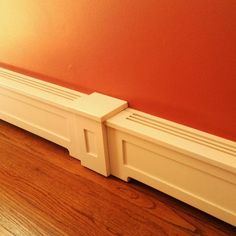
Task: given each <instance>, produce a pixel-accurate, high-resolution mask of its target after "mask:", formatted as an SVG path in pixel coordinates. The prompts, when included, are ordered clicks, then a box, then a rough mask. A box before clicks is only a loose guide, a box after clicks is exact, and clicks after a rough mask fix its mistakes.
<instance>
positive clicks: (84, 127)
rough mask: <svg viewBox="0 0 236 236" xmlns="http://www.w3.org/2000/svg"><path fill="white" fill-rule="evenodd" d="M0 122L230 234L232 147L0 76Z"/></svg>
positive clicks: (234, 193) (235, 156)
mask: <svg viewBox="0 0 236 236" xmlns="http://www.w3.org/2000/svg"><path fill="white" fill-rule="evenodd" d="M0 119H2V120H5V121H8V122H9V123H12V124H14V125H17V126H19V127H21V128H23V129H26V130H28V131H30V132H32V133H35V134H37V135H39V136H41V137H44V138H46V139H48V140H50V141H53V142H55V143H57V144H59V145H61V146H63V147H65V148H67V149H68V150H69V152H70V155H71V156H72V157H75V158H77V159H79V160H81V164H82V165H84V166H86V167H88V168H90V169H92V170H94V171H96V172H98V173H100V174H103V175H105V176H108V175H109V174H112V175H114V176H117V177H118V178H120V179H123V180H125V181H127V180H129V179H130V178H133V179H136V180H139V181H141V182H143V183H145V184H147V185H149V186H152V187H154V188H156V189H158V190H160V191H162V192H164V193H167V194H169V195H171V196H173V197H175V198H177V199H179V200H181V201H183V202H186V203H188V204H190V205H192V206H194V207H196V208H198V209H200V210H202V211H205V212H207V213H209V214H211V215H213V216H215V217H217V218H219V219H221V220H223V221H225V222H228V223H230V224H232V225H234V226H236V143H235V142H233V141H230V140H226V139H223V138H220V137H217V136H214V135H210V134H207V133H205V132H201V131H199V130H195V129H192V128H189V127H186V126H183V125H180V124H177V123H174V122H171V121H168V120H165V119H161V118H158V117H155V116H152V115H149V114H146V113H143V112H140V111H137V110H134V109H130V108H127V102H126V101H122V100H119V99H116V98H112V97H109V96H106V95H103V94H99V93H92V94H90V95H87V94H83V93H80V92H77V91H73V90H70V89H67V88H64V87H61V86H57V85H54V84H51V83H48V82H43V81H40V80H37V79H34V78H31V77H29V76H25V75H22V74H19V73H15V72H12V71H9V70H5V69H1V68H0Z"/></svg>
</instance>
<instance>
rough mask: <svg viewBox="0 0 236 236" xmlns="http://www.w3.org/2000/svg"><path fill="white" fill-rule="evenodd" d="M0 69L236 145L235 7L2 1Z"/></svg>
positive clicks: (231, 0) (168, 1)
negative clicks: (99, 96) (119, 102)
mask: <svg viewBox="0 0 236 236" xmlns="http://www.w3.org/2000/svg"><path fill="white" fill-rule="evenodd" d="M0 63H1V66H3V67H7V68H11V69H12V68H13V69H15V70H18V71H20V72H24V73H28V74H30V75H34V76H38V77H39V78H40V79H43V80H49V81H51V82H54V83H58V84H63V85H66V86H68V87H72V88H75V89H78V90H79V91H81V92H92V91H98V92H102V93H105V94H108V95H112V96H115V97H119V98H123V99H126V100H128V101H129V103H130V106H131V107H133V108H136V109H139V110H142V111H145V112H148V113H151V114H154V115H157V116H160V117H163V118H166V119H169V120H173V121H176V122H178V123H182V124H185V125H188V126H191V127H194V128H197V129H200V130H203V131H207V132H209V133H213V134H216V135H218V136H222V137H225V138H228V139H231V140H235V141H236V1H235V0H119V1H116V0H111V1H107V0H99V1H72V0H71V1H69V0H61V1H58V0H51V1H41V0H21V1H20V0H19V1H18V0H17V1H16V0H2V1H1V2H0Z"/></svg>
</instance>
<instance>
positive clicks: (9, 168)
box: [0, 120, 236, 236]
mask: <svg viewBox="0 0 236 236" xmlns="http://www.w3.org/2000/svg"><path fill="white" fill-rule="evenodd" d="M9 235H17V236H37V235H49V236H57V235H69V236H70V235H71V236H73V235H75V236H81V235H86V236H92V235H96V236H99V235H101V236H106V235H132V236H136V235H137V236H138V235H140V236H145V235H147V236H151V235H155V236H162V235H165V236H166V235H171V236H172V235H175V236H176V235H179V236H185V235H210V236H217V235H222V236H223V235H225V236H230V235H236V229H235V228H234V227H233V226H230V225H228V224H226V223H224V222H222V221H220V220H217V219H215V218H214V217H211V216H209V215H207V214H205V213H203V212H201V211H198V210H196V209H194V208H192V207H190V206H188V205H186V204H184V203H182V202H180V201H177V200H175V199H173V198H171V197H169V196H167V195H165V194H163V193H161V192H159V191H157V190H154V189H152V188H150V187H148V186H145V185H143V184H141V183H138V182H136V181H131V182H130V183H125V182H123V181H121V180H118V179H116V178H115V177H109V178H105V177H103V176H101V175H99V174H96V173H94V172H92V171H90V170H88V169H86V168H84V167H82V166H81V165H80V162H79V161H77V160H75V159H72V158H71V157H70V156H69V155H68V152H67V150H65V149H63V148H61V147H59V146H57V145H55V144H53V143H50V142H48V141H46V140H44V139H42V138H39V137H37V136H35V135H33V134H30V133H28V132H26V131H23V130H21V129H19V128H17V127H14V126H12V125H10V124H8V123H5V122H3V121H1V120H0V236H9Z"/></svg>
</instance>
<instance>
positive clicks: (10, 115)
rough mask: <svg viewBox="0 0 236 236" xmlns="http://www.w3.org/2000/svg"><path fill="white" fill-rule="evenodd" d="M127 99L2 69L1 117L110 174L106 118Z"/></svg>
mask: <svg viewBox="0 0 236 236" xmlns="http://www.w3.org/2000/svg"><path fill="white" fill-rule="evenodd" d="M126 107H127V102H125V101H122V100H119V99H116V98H112V97H108V96H106V95H103V94H99V93H92V94H90V95H86V94H83V93H79V92H76V91H73V90H70V89H66V88H64V87H61V86H57V85H54V84H51V83H47V82H43V81H41V80H37V79H34V78H31V77H29V76H25V75H22V74H19V73H16V72H12V71H9V70H5V69H2V68H0V119H2V120H5V121H8V122H10V123H12V124H14V125H17V126H19V127H21V128H23V129H26V130H28V131H30V132H32V133H34V134H37V135H39V136H41V137H43V138H45V139H48V140H50V141H52V142H55V143H57V144H59V145H61V146H63V147H65V148H67V149H68V150H69V152H70V155H71V156H72V157H75V158H77V159H79V160H81V164H82V165H84V166H86V167H88V168H90V169H92V170H94V171H96V172H98V173H100V174H103V175H105V176H108V175H109V174H110V165H109V157H108V150H107V134H106V128H105V127H104V121H105V120H106V119H107V118H109V117H111V116H113V115H115V114H116V113H118V112H120V111H122V110H123V109H125V108H126Z"/></svg>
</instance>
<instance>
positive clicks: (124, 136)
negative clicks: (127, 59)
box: [106, 108, 236, 225]
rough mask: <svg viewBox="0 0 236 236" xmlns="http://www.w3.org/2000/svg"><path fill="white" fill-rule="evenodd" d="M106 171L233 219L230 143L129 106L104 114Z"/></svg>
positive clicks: (234, 175)
mask: <svg viewBox="0 0 236 236" xmlns="http://www.w3.org/2000/svg"><path fill="white" fill-rule="evenodd" d="M106 125H107V126H108V127H109V128H108V140H109V153H110V163H111V173H112V175H115V176H117V177H119V178H121V179H123V180H125V181H127V180H128V179H129V178H134V179H136V180H139V181H141V182H143V183H145V184H148V185H150V186H152V187H154V188H156V189H158V190H160V191H162V192H165V193H167V194H169V195H171V196H173V197H175V198H177V199H179V200H182V201H184V202H186V203H188V204H190V205H192V206H194V207H197V208H199V209H201V210H203V211H205V212H207V213H209V214H211V215H213V216H215V217H218V218H220V219H222V220H224V221H226V222H228V223H230V224H232V225H236V200H235V196H236V144H235V142H233V141H229V140H226V139H223V138H220V137H216V136H214V135H210V134H207V133H204V132H201V131H198V130H195V129H192V128H189V127H186V126H183V125H180V124H176V123H174V122H170V121H167V120H164V119H161V118H158V117H155V116H152V115H149V114H146V113H143V112H139V111H137V110H134V109H130V108H128V109H126V110H124V111H122V112H120V113H119V114H117V115H116V116H114V117H112V118H110V119H108V120H107V122H106Z"/></svg>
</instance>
